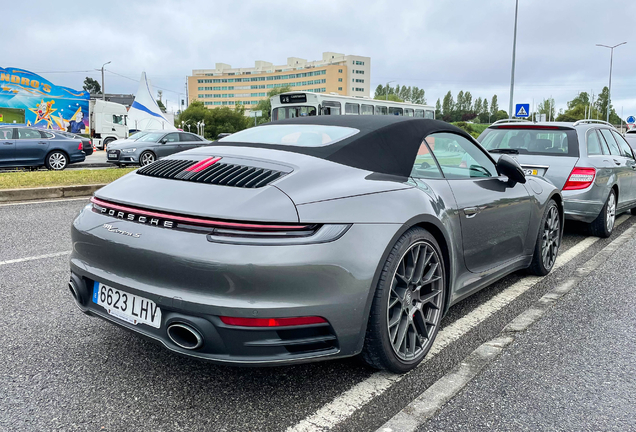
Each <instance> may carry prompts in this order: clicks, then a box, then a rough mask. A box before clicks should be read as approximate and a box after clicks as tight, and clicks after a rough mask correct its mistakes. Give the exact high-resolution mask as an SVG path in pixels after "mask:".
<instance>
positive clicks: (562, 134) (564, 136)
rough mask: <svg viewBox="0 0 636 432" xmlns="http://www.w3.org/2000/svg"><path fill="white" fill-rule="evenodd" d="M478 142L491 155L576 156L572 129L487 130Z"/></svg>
mask: <svg viewBox="0 0 636 432" xmlns="http://www.w3.org/2000/svg"><path fill="white" fill-rule="evenodd" d="M478 141H479V142H480V143H481V145H482V146H484V148H486V150H488V151H489V152H491V153H512V154H531V155H545V156H575V157H576V156H578V155H579V144H578V140H577V136H576V131H575V130H574V129H562V130H561V129H540V128H531V129H530V128H528V129H523V128H510V129H507V128H506V129H502V128H492V129H491V128H488V129H486V130H485V131H484V133H482V134H481V135H480V136H479V139H478Z"/></svg>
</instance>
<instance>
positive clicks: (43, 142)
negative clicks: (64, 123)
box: [38, 141, 46, 144]
mask: <svg viewBox="0 0 636 432" xmlns="http://www.w3.org/2000/svg"><path fill="white" fill-rule="evenodd" d="M38 144H46V141H39V142H38Z"/></svg>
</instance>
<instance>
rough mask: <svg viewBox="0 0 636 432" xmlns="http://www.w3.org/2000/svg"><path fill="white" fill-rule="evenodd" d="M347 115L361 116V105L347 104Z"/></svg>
mask: <svg viewBox="0 0 636 432" xmlns="http://www.w3.org/2000/svg"><path fill="white" fill-rule="evenodd" d="M345 114H360V105H358V104H354V103H346V104H345Z"/></svg>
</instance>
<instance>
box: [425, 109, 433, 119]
mask: <svg viewBox="0 0 636 432" xmlns="http://www.w3.org/2000/svg"><path fill="white" fill-rule="evenodd" d="M424 118H427V119H434V118H435V111H431V110H426V111H424Z"/></svg>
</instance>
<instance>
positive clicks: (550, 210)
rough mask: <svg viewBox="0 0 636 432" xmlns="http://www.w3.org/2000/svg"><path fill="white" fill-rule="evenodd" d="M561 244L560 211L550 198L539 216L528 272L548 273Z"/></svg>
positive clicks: (536, 273)
mask: <svg viewBox="0 0 636 432" xmlns="http://www.w3.org/2000/svg"><path fill="white" fill-rule="evenodd" d="M560 245H561V213H560V212H559V207H558V206H557V203H556V202H555V201H554V200H550V201H549V202H548V205H547V206H546V209H545V213H544V214H543V217H542V218H541V224H540V225H539V233H538V234H537V242H536V244H535V246H534V255H533V256H532V263H531V264H530V267H529V270H530V273H532V274H535V275H537V276H545V275H547V274H548V273H550V270H552V267H554V263H555V262H556V259H557V254H558V253H559V246H560Z"/></svg>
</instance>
